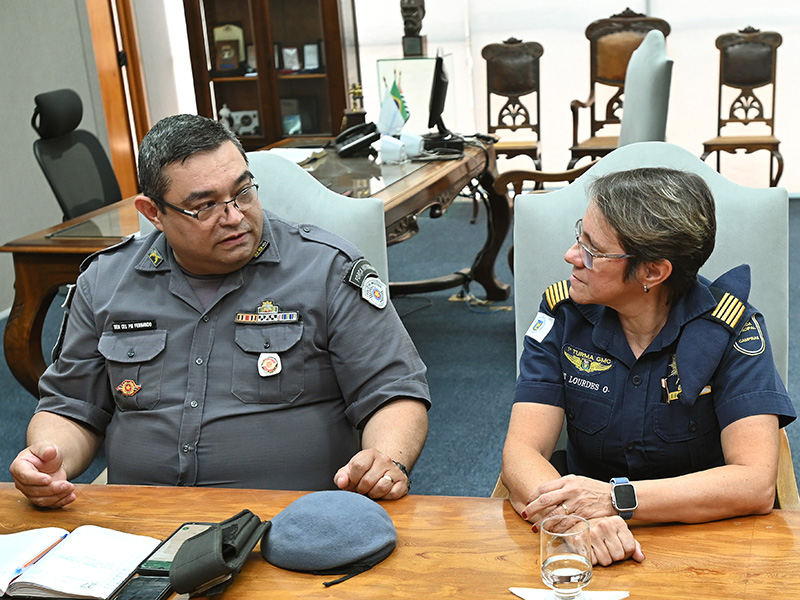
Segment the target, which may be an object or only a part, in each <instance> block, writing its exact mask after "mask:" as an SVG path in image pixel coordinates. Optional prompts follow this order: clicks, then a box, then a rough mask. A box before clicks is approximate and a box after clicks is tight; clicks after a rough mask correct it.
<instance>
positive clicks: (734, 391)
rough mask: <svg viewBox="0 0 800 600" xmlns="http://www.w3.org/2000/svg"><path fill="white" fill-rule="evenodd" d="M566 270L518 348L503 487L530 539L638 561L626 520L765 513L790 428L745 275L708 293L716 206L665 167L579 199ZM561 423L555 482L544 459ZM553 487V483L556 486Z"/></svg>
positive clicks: (693, 180)
mask: <svg viewBox="0 0 800 600" xmlns="http://www.w3.org/2000/svg"><path fill="white" fill-rule="evenodd" d="M588 197H589V199H590V200H589V203H588V206H587V209H586V212H585V214H584V216H583V218H582V219H580V220H578V222H577V223H576V226H575V236H576V241H575V243H574V244H573V245H572V246H571V247H570V248H569V250H567V253H566V255H565V257H564V258H565V260H566V261H567V262H568V263H569V264H571V265H572V274H571V276H570V278H569V280H567V281H562V282H558V283H555V284H553V285H551V286H550V287H549V288H548V289H547V290H546V292H545V294H544V295H543V299H542V303H541V305H540V308H539V313H538V314H537V316H536V318H535V319H534V322H533V324H532V325H531V327H530V329H529V330H528V332H527V334H526V336H525V348H524V351H523V354H522V358H521V360H520V376H519V379H518V381H517V386H516V392H515V398H514V407H513V410H512V413H511V421H510V424H509V430H508V435H507V438H506V442H505V448H504V451H503V470H502V480H503V483H504V484H505V485H506V487H507V488H508V489H509V493H510V498H511V502H512V504H513V506H514V508H515V509H516V510H517V512H519V513H520V514H521V515H522V517H523V518H525V519H527V520H528V521H530V522H531V523H533V524H534V526H533V529H534V531H536V530H537V528H538V524H539V523H540V522H541V520H542V519H543V518H544V517H546V516H548V515H549V514H564V513H571V514H573V513H574V514H578V515H581V516H583V517H585V518H587V519H589V520H590V522H591V523H592V528H591V530H592V545H593V553H594V562H595V563H599V564H602V565H608V564H611V563H612V562H614V561H617V560H622V559H626V558H633V559H634V560H638V561H641V560H644V554H643V552H642V549H641V547H640V546H639V544H638V542H637V541H636V539H635V538H634V536H633V534H632V532H631V531H630V529H629V528H628V526H627V519H630V518H634V519H636V520H641V521H650V522H674V521H678V522H687V523H695V522H703V521H711V520H716V519H724V518H729V517H734V516H739V515H745V514H763V513H768V512H769V511H770V510H771V509H772V507H773V503H774V499H775V484H776V478H777V463H778V452H779V438H778V434H779V428H780V427H783V426H785V425H787V424H788V423H790V422H791V421H792V420H794V418H795V416H796V415H795V411H794V408H793V406H792V402H791V400H790V398H789V396H788V394H787V393H786V389H785V387H784V385H783V382H782V381H781V378H780V376H779V374H778V372H777V371H776V368H775V364H774V361H773V358H772V351H771V348H770V344H769V338H768V336H767V330H766V326H765V324H764V319H763V317H762V315H761V314H760V313H758V311H757V309H755V308H754V307H753V306H751V305H749V304H748V303H747V297H748V294H749V291H750V270H749V267H748V266H747V265H742V266H740V267H737V268H735V269H733V270H731V271H729V272H728V273H725V274H724V275H722V276H721V277H720V278H719V279H717V280H716V281H714V282H713V283H712V282H710V281H708V280H706V279H704V278H703V277H701V276H698V270H699V269H700V267H701V266H702V265H703V264H704V263H705V261H706V259H708V257H709V256H710V255H711V252H712V250H713V249H714V238H715V234H716V218H715V214H714V198H713V196H712V194H711V191H710V190H709V189H708V186H707V185H706V184H705V182H704V181H703V179H702V178H700V177H699V176H697V175H694V174H691V173H685V172H681V171H674V170H670V169H654V168H648V169H636V170H631V171H624V172H618V173H611V174H608V175H606V176H603V177H601V178H599V179H597V180H596V181H594V182H593V183H592V185H591V186H590V188H589V193H588ZM565 418H566V426H567V435H568V442H567V453H566V454H567V460H566V468H565V471H566V473H567V474H565V475H563V474H562V473H559V471H557V470H556V468H555V467H554V466H553V465H552V464H551V463H550V461H549V459H550V458H551V455H552V454H553V451H554V448H555V446H556V443H557V441H558V438H559V434H560V432H561V430H562V424H563V422H564V420H565ZM562 475H563V476H562Z"/></svg>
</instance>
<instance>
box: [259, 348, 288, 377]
mask: <svg viewBox="0 0 800 600" xmlns="http://www.w3.org/2000/svg"><path fill="white" fill-rule="evenodd" d="M281 367H282V365H281V357H280V356H278V355H277V354H275V353H274V352H262V353H261V354H259V356H258V374H259V375H261V377H270V376H271V375H277V374H278V373H280V372H281Z"/></svg>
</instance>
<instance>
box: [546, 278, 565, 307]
mask: <svg viewBox="0 0 800 600" xmlns="http://www.w3.org/2000/svg"><path fill="white" fill-rule="evenodd" d="M544 299H545V300H547V306H548V308H550V310H551V311H554V310H555V309H556V307H557V306H558V305H559V304H561V303H562V302H564V301H565V300H567V299H569V280H568V279H564V280H562V281H557V282H556V283H554V284H552V285H551V286H550V287H548V288H547V289H546V290H545V291H544Z"/></svg>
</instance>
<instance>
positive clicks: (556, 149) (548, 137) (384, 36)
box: [356, 0, 800, 192]
mask: <svg viewBox="0 0 800 600" xmlns="http://www.w3.org/2000/svg"><path fill="white" fill-rule="evenodd" d="M626 7H630V8H631V9H632V10H635V11H637V12H644V13H647V14H650V15H652V16H657V17H661V18H663V19H665V20H666V21H667V22H668V23H669V24H670V26H671V28H672V33H671V34H670V36H669V37H668V38H667V53H668V54H669V56H670V57H671V58H672V59H673V60H674V61H675V64H674V68H673V75H672V92H671V94H670V109H669V119H668V124H667V140H668V141H670V142H672V143H675V144H678V145H680V146H683V147H685V148H686V149H688V150H689V151H690V152H692V153H693V154H696V155H697V156H699V155H700V154H702V151H703V147H702V143H703V141H704V140H707V139H709V138H711V137H713V136H714V135H716V110H717V79H718V69H719V51H718V50H717V49H716V47H715V45H714V41H715V39H716V37H717V36H718V35H719V34H721V33H725V32H731V31H737V30H739V29H742V28H744V27H746V26H748V25H752V26H753V27H757V28H759V29H761V30H762V31H765V30H773V31H777V32H779V33H780V34H781V35H782V36H783V45H782V46H781V47H780V48H779V49H778V75H777V79H778V86H777V94H778V98H777V102H776V104H777V111H776V135H777V137H778V138H779V139H781V140H782V143H781V153H782V154H783V157H784V162H785V170H784V174H783V177H782V179H781V182H780V185H781V186H783V187H786V188H787V189H789V191H790V192H797V191H798V190H800V171H798V170H797V169H795V168H793V166H794V165H797V164H798V162H799V161H800V138H798V136H796V135H793V134H794V133H795V132H797V131H799V130H800V113H798V111H796V110H795V104H796V103H795V101H794V99H795V98H796V97H798V92H800V78H798V58H797V57H798V56H800V47H799V46H800V9H798V8H797V5H796V4H794V3H789V2H783V1H781V0H764V1H763V2H760V3H753V2H745V1H744V0H706V2H696V1H690V0H650V1H645V0H626V1H625V2H620V1H618V0H614V1H611V0H591V1H590V0H583V1H580V0H579V1H577V2H561V1H559V0H528V1H525V2H520V1H518V0H492V1H491V2H487V1H486V0H428V1H427V2H426V15H425V18H424V20H423V24H422V34H423V35H426V36H427V39H428V53H429V54H433V52H435V49H436V48H437V47H439V46H442V47H443V48H445V50H446V51H447V52H452V53H453V54H454V56H455V58H456V69H457V71H456V73H453V74H451V79H455V80H456V86H455V87H456V89H457V91H456V92H455V93H457V94H458V95H459V99H460V100H462V101H460V102H459V106H460V107H462V109H463V113H462V114H460V115H459V118H458V120H457V126H456V127H454V126H453V125H450V124H448V125H449V126H450V128H451V129H453V130H457V131H459V132H460V133H464V134H469V133H474V132H475V131H485V130H486V101H485V94H486V67H485V62H484V60H483V58H482V57H481V55H480V52H481V49H482V48H483V46H485V45H486V44H488V43H492V42H499V41H502V40H505V39H507V38H509V37H512V36H513V37H516V38H519V39H522V40H525V41H528V40H532V41H538V42H539V43H540V44H542V46H543V47H544V55H543V56H542V59H541V78H542V82H541V90H542V147H543V163H544V168H545V169H546V170H551V171H553V170H561V169H563V168H565V167H566V165H567V162H568V161H569V150H568V149H569V146H570V144H571V141H572V113H571V112H570V108H569V105H570V102H571V101H572V100H574V99H580V100H586V98H587V96H588V93H589V42H588V41H587V40H586V37H585V35H584V31H585V29H586V26H587V25H588V24H589V23H591V22H592V21H594V20H596V19H600V18H604V17H608V16H611V15H612V14H615V13H619V12H621V11H622V10H624V9H625V8H626ZM356 11H357V17H358V30H359V38H360V41H361V71H362V78H363V87H364V91H365V108H366V109H367V112H368V118H369V119H372V120H374V119H376V118H377V114H378V106H379V100H380V99H379V98H378V97H377V94H376V81H375V79H376V76H375V61H376V60H377V59H379V58H397V57H400V56H402V47H401V38H402V36H403V23H402V19H401V16H400V3H399V2H398V0H356ZM470 82H471V85H470ZM450 93H454V92H453V91H452V89H451V92H450ZM413 109H414V107H412V110H413ZM422 109H423V110H427V108H426V107H422ZM470 109H472V110H470ZM582 122H583V121H582ZM587 134H588V132H587V131H586V130H584V131H583V136H584V137H585V136H586V135H587ZM767 157H768V154H767V153H766V152H763V151H762V152H757V153H755V154H750V155H743V154H742V155H736V156H731V155H724V156H723V161H722V172H723V174H724V175H726V176H727V177H729V178H730V179H732V180H734V181H737V182H738V183H742V184H744V185H750V186H754V187H764V186H766V185H768V171H769V163H768V158H767ZM708 160H709V163H710V164H714V163H713V158H709V159H708ZM526 161H527V162H526ZM528 165H530V162H529V161H528V159H525V158H517V159H515V162H514V164H513V166H514V167H520V168H528ZM499 166H500V168H501V169H504V168H509V165H507V164H503V163H502V162H501V164H500V165H499Z"/></svg>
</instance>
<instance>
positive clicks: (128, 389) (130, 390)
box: [117, 379, 142, 397]
mask: <svg viewBox="0 0 800 600" xmlns="http://www.w3.org/2000/svg"><path fill="white" fill-rule="evenodd" d="M140 389H142V386H140V385H139V384H137V383H136V382H135V381H134V380H133V379H126V380H125V381H123V382H122V383H120V384H119V385H118V386H117V391H118V392H122V395H123V396H129V397H130V396H133V395H135V394H136V392H138V391H139V390H140Z"/></svg>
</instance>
